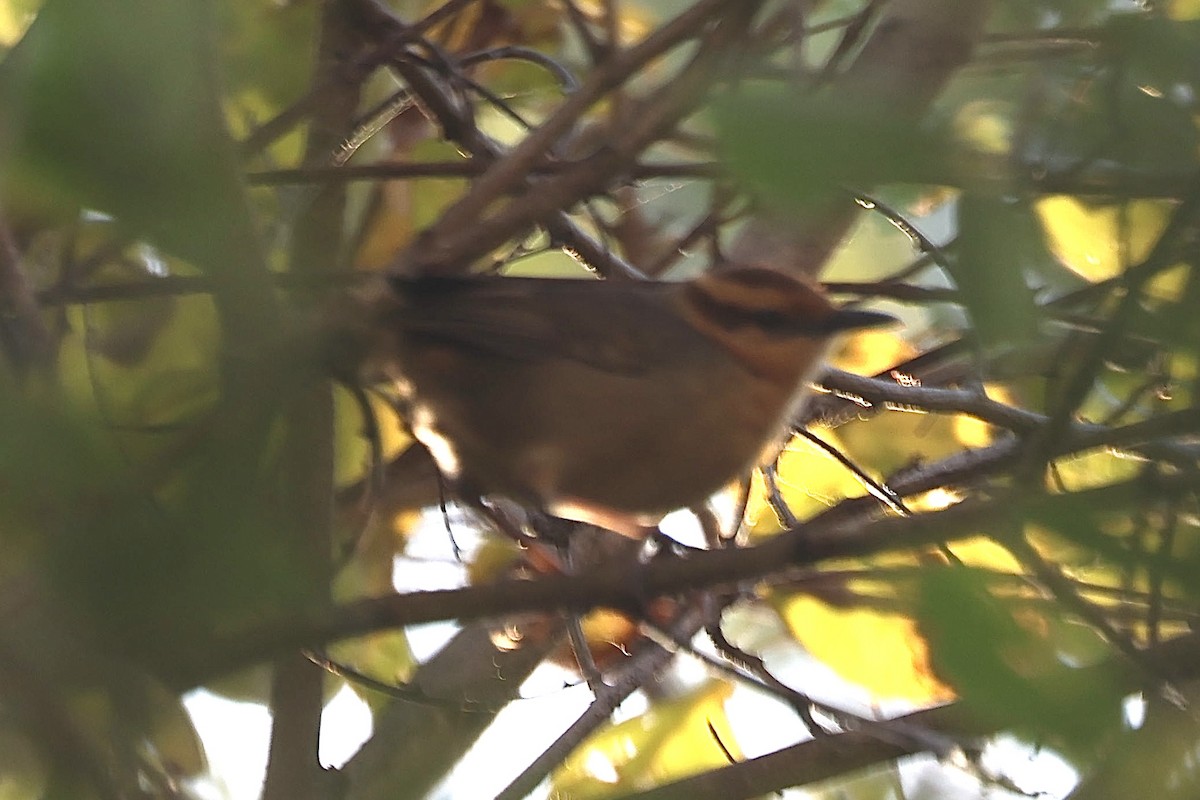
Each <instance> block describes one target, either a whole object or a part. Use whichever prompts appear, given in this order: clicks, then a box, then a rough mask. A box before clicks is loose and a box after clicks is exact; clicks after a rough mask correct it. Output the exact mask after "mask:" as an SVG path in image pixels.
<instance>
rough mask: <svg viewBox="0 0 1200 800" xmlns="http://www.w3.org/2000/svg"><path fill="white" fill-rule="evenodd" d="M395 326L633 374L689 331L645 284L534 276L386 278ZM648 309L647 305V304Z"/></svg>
mask: <svg viewBox="0 0 1200 800" xmlns="http://www.w3.org/2000/svg"><path fill="white" fill-rule="evenodd" d="M389 282H390V284H391V286H392V289H393V290H394V291H395V292H396V295H397V298H398V299H399V301H400V307H399V308H398V309H397V311H396V315H395V318H394V321H395V324H396V325H398V326H399V328H400V330H401V331H403V332H404V334H405V335H407V336H409V337H413V338H414V339H418V340H419V339H426V340H436V341H442V342H450V343H453V344H456V345H459V346H463V347H468V348H471V349H474V350H476V351H479V352H487V353H490V354H493V355H497V356H501V357H504V358H510V359H515V360H520V361H538V360H545V359H568V360H572V361H576V362H581V363H584V364H588V365H589V366H591V367H594V368H595V369H599V370H603V371H605V372H611V373H617V374H625V375H638V374H641V373H643V372H645V371H646V370H650V369H655V368H657V367H659V366H660V365H662V364H663V363H664V362H668V361H677V359H678V357H679V354H680V353H681V352H687V350H686V349H685V348H684V349H681V348H678V347H675V346H673V345H674V344H675V342H674V341H672V340H676V341H679V342H680V343H682V337H686V336H694V333H693V332H691V331H690V329H687V330H685V329H684V323H682V322H681V321H679V320H678V319H677V318H676V317H674V316H673V315H670V314H666V313H663V312H664V311H665V308H663V307H662V306H661V300H658V299H655V292H654V291H650V292H647V288H648V287H647V286H646V285H645V284H642V285H639V286H638V290H637V291H630V288H631V285H622V284H615V283H613V284H610V283H606V282H602V281H588V280H555V279H541V278H440V277H439V278H432V277H425V278H414V279H401V278H393V279H391V280H390V281H389ZM648 305H649V306H650V307H647V306H648Z"/></svg>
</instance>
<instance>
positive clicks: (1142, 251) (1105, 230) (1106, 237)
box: [1036, 195, 1183, 298]
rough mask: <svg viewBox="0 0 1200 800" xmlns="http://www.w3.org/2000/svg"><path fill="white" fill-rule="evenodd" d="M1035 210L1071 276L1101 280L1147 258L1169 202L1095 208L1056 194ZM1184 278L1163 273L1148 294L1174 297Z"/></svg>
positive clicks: (1177, 272)
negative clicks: (1073, 274)
mask: <svg viewBox="0 0 1200 800" xmlns="http://www.w3.org/2000/svg"><path fill="white" fill-rule="evenodd" d="M1036 210H1037V214H1038V218H1039V219H1040V220H1041V223H1042V228H1043V229H1044V230H1045V232H1046V241H1047V244H1048V245H1049V247H1050V250H1051V252H1053V253H1054V255H1055V256H1057V257H1058V260H1059V261H1061V262H1062V263H1063V265H1064V266H1066V267H1067V268H1068V269H1070V270H1071V271H1072V272H1075V273H1076V274H1078V275H1079V276H1081V277H1083V278H1086V279H1087V280H1089V281H1093V282H1098V281H1103V280H1108V279H1109V278H1113V277H1115V276H1117V275H1119V274H1121V273H1122V272H1123V271H1124V270H1125V268H1126V267H1128V266H1131V265H1134V264H1137V263H1139V262H1141V261H1142V260H1144V259H1145V258H1146V256H1147V255H1148V254H1149V253H1150V249H1151V248H1152V247H1153V246H1154V243H1155V242H1156V241H1157V240H1158V237H1159V235H1160V234H1161V233H1162V231H1163V228H1164V227H1165V226H1166V224H1167V218H1168V217H1169V216H1170V213H1171V203H1169V202H1167V201H1165V200H1131V201H1130V202H1128V203H1125V204H1105V205H1096V204H1091V203H1085V202H1083V201H1081V200H1078V199H1077V198H1074V197H1069V196H1067V195H1056V196H1052V197H1046V198H1043V199H1042V200H1039V201H1038V202H1037V204H1036ZM1182 279H1183V273H1182V272H1181V271H1180V270H1171V271H1169V272H1165V273H1163V274H1161V275H1159V276H1158V278H1156V279H1155V280H1154V281H1153V282H1152V283H1151V285H1150V292H1151V294H1153V295H1155V296H1157V297H1164V298H1172V297H1175V296H1176V295H1177V294H1178V292H1179V289H1180V288H1181V286H1182Z"/></svg>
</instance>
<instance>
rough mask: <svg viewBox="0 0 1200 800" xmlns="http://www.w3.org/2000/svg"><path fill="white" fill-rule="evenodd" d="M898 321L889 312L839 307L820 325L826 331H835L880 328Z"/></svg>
mask: <svg viewBox="0 0 1200 800" xmlns="http://www.w3.org/2000/svg"><path fill="white" fill-rule="evenodd" d="M899 321H900V320H898V319H896V318H895V317H893V316H892V315H891V314H884V313H882V312H879V311H863V310H861V309H857V308H839V309H837V310H836V311H834V312H833V313H832V314H830V315H829V316H828V317H827V318H826V319H825V321H824V322H825V324H824V325H823V326H822V327H824V328H825V332H826V333H837V332H838V331H852V330H858V329H860V328H880V327H883V326H884V325H893V324H895V323H897V322H899Z"/></svg>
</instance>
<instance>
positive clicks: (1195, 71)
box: [1102, 9, 1200, 90]
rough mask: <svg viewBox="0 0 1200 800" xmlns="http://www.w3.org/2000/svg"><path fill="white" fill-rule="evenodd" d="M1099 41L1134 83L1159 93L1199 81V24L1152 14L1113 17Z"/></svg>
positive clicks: (1128, 14)
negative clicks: (1185, 83)
mask: <svg viewBox="0 0 1200 800" xmlns="http://www.w3.org/2000/svg"><path fill="white" fill-rule="evenodd" d="M1174 10H1175V11H1177V10H1179V9H1174ZM1102 38H1103V41H1104V44H1105V46H1106V47H1107V48H1108V49H1109V50H1110V51H1111V53H1112V55H1113V56H1114V57H1115V58H1116V60H1117V63H1118V64H1120V65H1121V66H1122V67H1123V68H1125V69H1128V70H1130V72H1131V73H1132V75H1131V77H1132V78H1133V79H1134V80H1135V81H1148V82H1151V83H1153V84H1156V86H1154V87H1153V88H1157V89H1160V90H1167V89H1169V88H1171V87H1172V86H1174V85H1175V84H1178V83H1180V82H1188V83H1193V84H1194V83H1196V82H1197V81H1200V23H1197V22H1184V21H1181V20H1180V19H1178V18H1176V19H1169V18H1167V17H1163V16H1158V15H1154V14H1142V13H1127V14H1114V15H1113V16H1112V17H1110V18H1109V19H1108V21H1107V22H1106V23H1105V25H1104V29H1103V33H1102Z"/></svg>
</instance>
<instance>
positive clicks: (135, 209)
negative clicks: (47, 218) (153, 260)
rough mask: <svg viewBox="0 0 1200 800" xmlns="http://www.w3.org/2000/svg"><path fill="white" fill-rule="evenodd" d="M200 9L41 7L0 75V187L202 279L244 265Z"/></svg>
mask: <svg viewBox="0 0 1200 800" xmlns="http://www.w3.org/2000/svg"><path fill="white" fill-rule="evenodd" d="M209 22H210V20H209V13H208V7H207V4H205V3H203V2H199V0H176V1H175V2H169V3H168V2H159V0H114V2H109V3H78V2H72V0H48V2H47V3H46V5H45V6H44V7H43V8H42V10H41V12H40V13H39V15H38V17H37V19H36V21H35V22H34V24H33V26H32V27H31V28H30V29H29V31H28V32H27V33H26V35H25V36H24V38H22V40H21V41H20V42H19V43H18V44H17V46H16V47H14V48H13V50H12V51H11V52H10V53H9V55H8V57H7V58H6V59H5V61H4V62H3V64H0V107H3V108H4V109H5V112H6V113H5V115H4V117H3V118H2V119H0V159H2V161H0V176H3V185H2V186H0V189H3V191H5V192H6V193H8V194H10V195H12V196H14V197H15V202H13V204H14V205H15V207H17V208H22V207H27V206H29V205H31V204H32V205H34V206H35V207H36V206H47V205H48V206H49V207H52V208H56V209H58V210H59V211H60V212H67V213H68V214H69V213H71V212H72V211H73V209H75V208H77V207H80V206H82V207H85V208H91V209H96V210H101V211H105V212H107V213H109V214H112V215H113V216H114V217H116V218H117V219H118V220H119V221H120V223H121V224H122V225H123V226H124V227H125V228H126V229H127V230H128V231H129V232H131V233H132V234H134V235H135V236H144V237H146V238H149V239H150V240H152V241H154V242H155V243H157V244H159V245H160V246H162V247H164V248H166V249H167V250H169V251H171V252H173V253H175V254H176V255H179V256H181V257H183V258H186V259H188V260H191V261H194V262H195V263H197V264H199V265H203V266H204V267H205V268H206V269H208V270H212V271H214V272H218V273H223V274H227V275H237V274H239V273H242V272H245V271H247V270H248V269H249V268H250V267H252V266H253V259H254V258H256V257H257V242H256V235H255V233H254V230H253V228H252V226H251V224H250V221H249V218H248V214H247V207H246V204H245V200H244V197H243V194H242V189H241V184H240V180H239V178H238V171H237V160H236V157H235V155H234V152H233V147H232V143H231V142H230V140H229V137H228V136H227V135H226V132H225V127H224V120H223V116H222V113H221V109H220V105H219V101H218V95H217V92H216V87H215V83H214V76H215V64H214V63H213V59H212V57H211V53H210V52H209V47H208V46H209V44H210V41H211V39H210V34H211V32H212V27H211V25H210V24H209Z"/></svg>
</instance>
